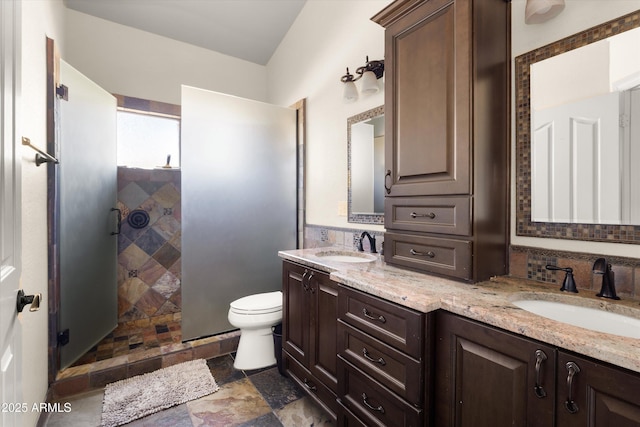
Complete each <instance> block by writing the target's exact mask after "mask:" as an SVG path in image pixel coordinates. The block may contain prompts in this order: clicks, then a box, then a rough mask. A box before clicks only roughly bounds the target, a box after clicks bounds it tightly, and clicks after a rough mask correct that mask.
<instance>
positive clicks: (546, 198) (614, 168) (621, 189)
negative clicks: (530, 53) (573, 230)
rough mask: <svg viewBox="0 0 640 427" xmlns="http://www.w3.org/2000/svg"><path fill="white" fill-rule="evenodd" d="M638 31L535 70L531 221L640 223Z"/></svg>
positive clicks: (543, 63) (547, 62)
mask: <svg viewBox="0 0 640 427" xmlns="http://www.w3.org/2000/svg"><path fill="white" fill-rule="evenodd" d="M638 45H640V28H637V29H635V30H631V31H627V32H625V33H621V34H617V35H615V36H612V37H609V38H607V39H604V40H600V41H598V42H595V43H591V44H589V45H586V46H583V47H581V48H579V49H575V50H572V51H570V52H567V53H564V54H562V55H558V56H555V57H552V58H549V59H546V60H543V61H540V62H537V63H535V64H532V65H531V73H530V74H531V129H532V132H531V156H532V157H531V176H532V180H531V199H532V200H531V203H532V207H531V218H532V221H543V222H564V223H589V224H640V169H639V168H637V167H634V165H638V164H640V120H639V119H640V117H638V112H639V111H640V57H639V56H638V55H631V54H630V53H631V52H634V50H635V49H636V46H638Z"/></svg>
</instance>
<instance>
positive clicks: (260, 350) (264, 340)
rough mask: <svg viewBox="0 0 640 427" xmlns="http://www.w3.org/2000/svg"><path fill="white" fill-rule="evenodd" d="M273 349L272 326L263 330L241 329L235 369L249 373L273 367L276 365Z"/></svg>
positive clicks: (234, 363)
mask: <svg viewBox="0 0 640 427" xmlns="http://www.w3.org/2000/svg"><path fill="white" fill-rule="evenodd" d="M273 348H274V347H273V333H272V331H271V327H270V326H269V327H266V328H262V329H241V330H240V342H238V351H237V353H236V357H235V361H234V362H233V367H234V368H235V369H239V370H243V371H247V370H252V369H261V368H266V367H268V366H273V365H275V364H276V357H275V354H274V350H273Z"/></svg>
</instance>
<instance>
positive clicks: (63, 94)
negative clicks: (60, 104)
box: [56, 85, 69, 101]
mask: <svg viewBox="0 0 640 427" xmlns="http://www.w3.org/2000/svg"><path fill="white" fill-rule="evenodd" d="M56 95H57V96H58V98H61V99H64V100H65V101H68V100H69V88H68V87H67V86H65V85H59V86H57V87H56Z"/></svg>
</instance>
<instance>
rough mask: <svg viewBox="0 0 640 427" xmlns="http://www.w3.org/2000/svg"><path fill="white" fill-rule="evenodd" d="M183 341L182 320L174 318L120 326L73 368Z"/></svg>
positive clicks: (74, 364) (75, 363)
mask: <svg viewBox="0 0 640 427" xmlns="http://www.w3.org/2000/svg"><path fill="white" fill-rule="evenodd" d="M181 341H182V329H181V320H180V318H177V319H176V320H174V319H173V318H172V319H168V320H166V321H164V322H162V323H158V324H148V325H145V326H139V325H134V326H127V325H119V326H118V327H117V328H116V329H115V330H114V331H113V332H111V333H110V334H109V335H107V336H106V337H105V338H103V339H102V341H100V342H99V343H98V344H96V345H95V346H94V347H93V348H91V349H90V350H89V351H88V352H87V353H85V354H84V355H83V356H82V357H81V358H80V359H78V360H77V361H76V362H74V363H73V365H71V366H80V365H86V364H89V363H94V362H99V361H101V360H106V359H111V358H114V357H118V356H126V355H128V354H131V353H136V352H141V351H144V350H149V349H152V348H157V347H162V346H165V345H169V344H175V343H180V342H181Z"/></svg>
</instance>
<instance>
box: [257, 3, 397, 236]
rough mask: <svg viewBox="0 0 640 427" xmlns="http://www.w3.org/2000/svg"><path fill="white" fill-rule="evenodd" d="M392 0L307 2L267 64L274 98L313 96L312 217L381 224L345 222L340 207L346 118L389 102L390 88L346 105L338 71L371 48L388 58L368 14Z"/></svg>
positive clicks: (309, 150) (312, 220) (289, 100)
mask: <svg viewBox="0 0 640 427" xmlns="http://www.w3.org/2000/svg"><path fill="white" fill-rule="evenodd" d="M389 3H391V1H390V0H366V1H363V0H350V1H339V2H338V1H313V0H312V1H308V2H307V3H306V4H305V6H304V8H303V9H302V11H301V12H300V15H298V18H297V19H296V21H295V22H294V24H293V26H292V27H291V29H290V30H289V32H288V33H287V35H286V36H285V38H284V39H283V41H282V43H281V44H280V46H279V47H278V49H277V50H276V52H275V54H274V55H273V57H272V58H271V60H270V61H269V63H268V64H267V79H268V87H269V93H268V101H269V102H271V103H274V104H278V105H291V104H293V103H294V102H296V101H297V100H299V99H301V98H306V99H307V117H306V123H307V129H306V132H307V135H306V156H305V167H306V177H305V178H306V189H305V191H306V213H307V218H306V220H307V223H308V224H320V225H325V226H330V227H346V228H357V229H363V228H366V229H373V230H380V231H381V230H383V228H382V226H370V225H363V224H351V223H349V222H347V217H346V215H341V214H340V213H339V207H340V205H341V204H345V203H346V201H347V119H348V118H349V117H351V116H354V115H356V114H359V113H362V112H364V111H366V110H369V109H371V108H375V107H378V106H380V105H382V104H384V91H383V90H381V91H380V92H378V93H377V94H375V95H373V96H370V97H366V98H364V97H361V98H360V99H359V100H358V101H356V102H355V103H352V104H345V103H343V101H342V89H343V87H342V86H343V85H342V83H341V82H340V77H341V76H342V75H343V74H345V68H346V67H349V70H350V72H351V73H352V74H353V72H354V71H355V69H356V68H357V67H360V66H362V65H364V64H365V57H366V56H367V55H368V56H369V58H370V59H371V60H374V59H383V58H384V29H383V28H382V27H380V26H379V25H378V24H376V23H374V22H372V21H371V20H370V18H371V17H372V16H373V15H375V14H376V13H377V12H379V11H380V10H382V9H383V8H384V7H385V6H386V5H388V4H389ZM382 80H383V79H380V80H379V81H378V83H379V84H380V85H383V81H382ZM357 84H358V83H357V82H356V85H357ZM381 87H382V86H381Z"/></svg>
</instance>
